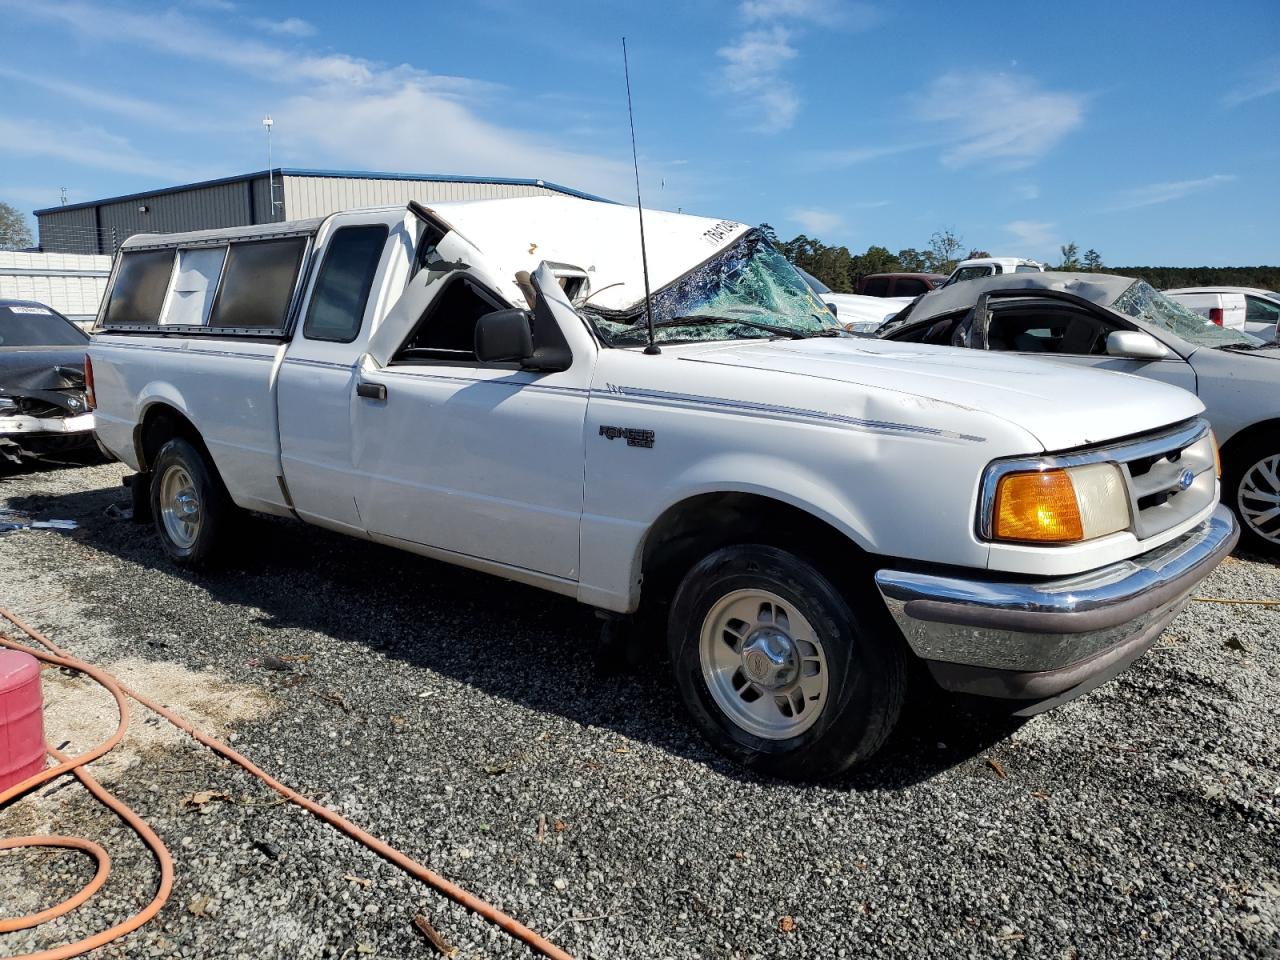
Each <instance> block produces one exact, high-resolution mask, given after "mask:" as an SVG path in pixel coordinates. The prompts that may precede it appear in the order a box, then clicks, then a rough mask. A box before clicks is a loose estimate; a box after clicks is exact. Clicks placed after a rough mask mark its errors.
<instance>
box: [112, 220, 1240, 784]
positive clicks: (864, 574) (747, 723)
mask: <svg viewBox="0 0 1280 960" xmlns="http://www.w3.org/2000/svg"><path fill="white" fill-rule="evenodd" d="M643 216H644V223H645V230H646V235H647V238H648V251H649V255H648V258H647V277H646V266H645V262H644V260H643V259H642V256H641V251H640V244H639V242H638V237H637V231H636V225H637V224H636V217H637V214H636V211H635V210H634V209H632V208H627V207H623V206H619V205H615V204H610V203H602V202H596V201H591V200H582V199H574V198H560V197H533V198H521V199H510V200H491V201H476V202H457V203H441V204H438V205H435V206H432V207H430V208H428V207H424V206H421V205H419V204H416V203H413V204H410V205H409V207H408V208H407V209H406V208H404V207H394V208H383V209H377V210H363V211H351V212H344V213H338V214H333V215H331V216H328V217H325V218H323V219H316V220H308V221H298V222H291V223H273V224H265V225H259V226H255V227H244V228H236V229H231V230H212V231H200V232H195V233H187V234H171V235H142V236H135V237H132V238H130V239H129V240H128V241H127V242H126V243H125V244H124V246H123V249H122V251H121V253H120V254H119V256H118V257H117V261H116V264H115V267H114V270H113V276H112V280H111V286H110V288H109V291H108V295H107V297H106V300H105V302H104V305H103V308H102V312H101V314H100V315H99V317H98V321H97V327H96V333H95V336H94V339H93V343H92V345H91V347H90V360H91V363H90V369H91V371H92V373H93V377H94V380H95V382H96V397H97V417H98V432H99V435H100V437H101V439H102V441H103V443H104V444H105V445H106V446H107V447H108V448H109V449H110V450H111V452H112V453H113V454H114V455H115V456H117V457H119V458H120V459H121V460H123V461H124V462H126V463H127V464H129V465H130V466H131V467H132V468H133V469H135V470H137V471H138V475H137V477H136V478H135V479H134V485H135V490H137V491H140V494H141V495H140V496H139V497H138V498H137V499H136V502H141V503H142V504H143V506H144V508H149V509H150V512H151V514H152V516H153V518H154V522H155V527H156V532H157V535H158V541H159V544H160V546H161V548H162V549H163V550H164V551H165V552H166V553H167V554H168V555H169V557H170V558H171V559H172V560H173V561H174V562H176V563H178V564H183V565H189V566H198V565H201V564H207V563H212V562H215V561H216V560H217V559H219V558H222V559H224V560H225V559H227V558H228V557H231V558H234V555H235V554H236V552H237V551H244V550H250V549H252V546H251V544H249V543H247V542H246V541H244V540H243V539H238V538H236V537H234V536H232V535H231V531H232V529H233V520H234V515H235V513H236V512H237V511H239V510H252V511H259V512H262V513H268V514H275V515H278V516H286V517H295V518H297V519H300V520H303V521H306V522H309V523H314V524H318V525H320V526H323V527H326V528H328V529H331V530H336V531H340V532H342V533H344V534H347V535H350V536H353V537H359V538H363V539H368V540H372V541H375V542H378V543H382V544H386V545H388V546H390V547H395V548H398V549H402V550H407V551H412V552H414V553H418V554H422V555H425V556H429V557H434V558H437V559H439V560H443V561H446V562H449V563H454V564H459V565H462V566H465V567H469V568H472V569H475V570H479V571H483V572H486V573H489V574H494V575H496V576H498V577H502V578H506V579H508V580H515V581H519V582H521V583H525V584H530V585H533V586H536V587H540V588H543V589H546V590H550V591H553V592H556V593H559V594H563V595H566V596H569V597H574V598H576V599H577V600H578V601H580V602H581V603H583V604H587V605H589V606H591V607H593V608H595V609H596V610H597V611H598V612H599V614H600V616H601V617H602V618H603V619H604V621H605V624H606V631H607V632H608V633H609V635H610V636H611V637H613V638H614V639H615V640H618V641H619V642H627V643H633V644H636V645H638V646H639V647H640V648H641V649H642V650H643V651H644V652H645V655H650V656H656V655H658V654H659V652H660V650H661V648H662V647H663V646H665V648H666V652H667V653H668V654H669V656H670V660H671V663H672V671H673V679H674V683H675V686H676V688H677V689H678V691H679V694H680V697H681V699H682V700H683V701H684V704H685V705H686V707H687V708H688V710H689V713H690V715H691V716H692V717H693V720H694V722H695V723H696V725H697V727H698V728H699V730H700V731H701V732H702V733H703V734H704V735H705V736H706V737H707V738H708V739H709V740H710V741H711V742H712V743H713V744H714V745H715V746H717V747H718V748H719V749H721V750H722V751H724V752H725V753H726V754H728V755H729V756H731V757H733V758H734V759H736V760H737V761H739V762H741V763H744V764H747V765H749V766H751V767H754V768H755V769H758V770H761V771H765V772H767V773H771V774H776V775H781V776H788V777H806V778H816V777H826V776H831V775H834V774H836V773H838V772H839V771H841V770H844V769H845V768H847V767H849V766H850V765H852V764H854V763H857V762H859V761H861V760H864V759H866V758H867V757H869V756H870V755H871V754H873V753H874V752H875V751H876V750H877V749H878V748H879V747H880V746H881V745H882V744H883V743H884V741H885V739H886V738H887V737H888V735H889V733H890V731H891V730H892V729H893V728H894V725H895V724H896V723H897V721H898V718H899V716H900V714H901V712H902V710H903V707H904V703H905V687H906V677H907V674H908V666H909V665H910V664H911V663H912V661H921V662H922V663H923V665H924V667H925V668H926V671H927V673H928V675H930V676H932V678H933V682H936V683H938V684H940V685H942V686H943V687H946V688H949V689H952V690H960V691H964V692H967V693H973V694H979V695H984V696H988V697H993V698H999V699H1003V700H1006V701H1009V702H1010V704H1011V705H1012V708H1013V709H1015V710H1017V711H1021V712H1023V713H1032V712H1036V711H1038V710H1042V709H1046V708H1048V707H1052V706H1054V705H1055V704H1058V703H1061V702H1063V701H1065V700H1068V699H1070V698H1072V697H1075V696H1079V695H1080V694H1082V693H1084V692H1086V691H1088V690H1089V689H1091V688H1092V687H1094V686H1096V685H1097V684H1099V683H1101V682H1103V681H1105V680H1107V679H1108V678H1110V677H1112V676H1114V675H1115V674H1116V673H1118V672H1120V671H1121V670H1123V669H1124V668H1125V667H1126V666H1127V665H1128V664H1130V663H1131V662H1133V660H1134V659H1136V658H1137V657H1138V656H1140V655H1141V654H1142V653H1143V652H1144V651H1145V650H1147V649H1148V648H1149V647H1150V646H1151V645H1152V644H1153V643H1154V642H1155V640H1156V638H1157V637H1158V636H1159V635H1160V633H1161V631H1162V630H1163V629H1164V627H1165V626H1166V625H1167V624H1168V623H1169V622H1170V621H1171V620H1172V619H1173V618H1174V617H1175V616H1176V615H1177V614H1178V612H1179V611H1180V610H1181V609H1182V607H1183V605H1184V604H1185V603H1186V602H1187V599H1188V597H1189V596H1190V592H1191V591H1192V589H1193V588H1194V587H1195V585H1196V584H1197V583H1199V582H1200V580H1201V579H1203V578H1204V577H1205V576H1207V575H1208V574H1209V572H1210V571H1212V570H1213V568H1214V567H1215V566H1216V565H1217V563H1218V562H1219V561H1220V560H1221V559H1222V557H1223V556H1224V555H1225V554H1226V553H1227V552H1229V551H1230V549H1231V547H1232V545H1233V544H1234V542H1235V538H1236V527H1235V524H1234V522H1233V519H1232V517H1231V514H1230V513H1229V512H1227V511H1226V510H1224V509H1222V508H1220V507H1219V505H1218V480H1217V477H1216V474H1215V467H1214V441H1213V436H1212V433H1211V431H1210V429H1209V426H1208V424H1207V423H1206V422H1205V421H1204V420H1203V419H1202V416H1201V415H1202V413H1203V406H1202V405H1201V403H1200V402H1199V401H1198V400H1197V399H1196V398H1195V397H1194V396H1193V395H1192V394H1190V393H1188V392H1186V391H1184V390H1180V389H1177V388H1175V387H1172V386H1167V385H1163V384H1154V383H1148V382H1145V381H1142V380H1138V379H1135V378H1131V377H1117V376H1114V375H1111V374H1106V373H1100V372H1097V371H1088V370H1072V369H1068V368H1066V367H1063V366H1061V365H1053V364H1046V363H1043V362H1040V361H1035V360H1029V359H1025V358H1017V357H1006V356H1000V355H995V354H989V353H982V352H978V351H967V352H957V351H952V350H948V349H945V348H940V347H933V346H927V345H914V344H896V343H886V342H881V341H876V340H867V339H862V338H857V337H853V336H850V335H848V334H846V333H845V332H844V331H843V330H842V329H841V328H840V325H839V323H838V321H837V320H836V318H835V317H834V316H833V315H832V314H831V312H830V311H829V310H828V309H827V308H826V306H825V305H824V304H823V303H822V302H821V300H820V299H818V298H817V297H816V296H815V295H814V294H813V292H812V291H811V289H810V288H809V286H808V285H807V284H805V282H804V280H803V279H802V278H801V277H800V276H799V274H798V273H796V271H795V270H794V269H793V268H792V267H791V265H790V264H789V263H787V261H786V260H785V259H784V258H783V257H782V256H781V255H780V254H779V253H778V251H777V250H776V249H774V247H773V246H772V245H771V244H770V243H769V242H768V240H767V239H766V238H765V237H764V236H762V235H761V234H760V232H759V231H757V230H753V229H751V228H749V227H747V226H745V225H743V224H740V223H734V222H732V221H724V220H721V221H716V220H709V219H705V218H700V217H692V216H685V215H679V214H671V213H656V212H646V213H645V214H644V215H643ZM650 285H651V286H652V290H653V295H652V297H651V299H649V301H648V306H650V307H651V310H650V309H647V305H646V296H645V292H646V289H647V288H648V287H649V286H650ZM650 317H651V318H652V333H650V330H649V327H648V323H647V321H648V320H649V318H650ZM1068 399H1070V401H1071V402H1070V403H1067V402H1065V401H1066V400H1068ZM1175 463H1176V464H1177V468H1176V470H1175V469H1174V467H1173V465H1174V464H1175ZM1140 468H1141V471H1142V475H1149V476H1151V477H1154V478H1157V479H1160V480H1161V481H1162V482H1163V480H1164V479H1170V480H1171V482H1172V481H1181V479H1182V478H1183V477H1184V476H1189V477H1190V482H1188V483H1186V484H1185V485H1184V486H1178V487H1177V489H1172V488H1171V489H1170V490H1169V491H1168V495H1167V496H1166V497H1164V499H1163V500H1162V506H1161V508H1160V509H1158V510H1149V509H1147V508H1146V507H1144V505H1143V501H1142V500H1141V499H1140V496H1139V493H1138V488H1139V486H1140V483H1141V482H1142V481H1140V479H1139V477H1140V472H1139V471H1140ZM1171 471H1172V473H1171ZM1174 486H1177V484H1174ZM389 559H390V558H389ZM493 589H494V590H501V589H502V585H501V581H499V580H495V581H494V582H493Z"/></svg>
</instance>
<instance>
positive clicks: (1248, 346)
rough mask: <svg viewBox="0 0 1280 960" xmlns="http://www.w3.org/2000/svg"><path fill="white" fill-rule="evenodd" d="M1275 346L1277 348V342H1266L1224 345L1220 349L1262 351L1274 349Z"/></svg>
mask: <svg viewBox="0 0 1280 960" xmlns="http://www.w3.org/2000/svg"><path fill="white" fill-rule="evenodd" d="M1274 346H1276V341H1274V340H1271V341H1267V340H1264V341H1262V342H1261V343H1224V344H1223V345H1222V346H1220V347H1219V348H1218V349H1219V350H1240V351H1249V350H1262V349H1264V348H1266V347H1274Z"/></svg>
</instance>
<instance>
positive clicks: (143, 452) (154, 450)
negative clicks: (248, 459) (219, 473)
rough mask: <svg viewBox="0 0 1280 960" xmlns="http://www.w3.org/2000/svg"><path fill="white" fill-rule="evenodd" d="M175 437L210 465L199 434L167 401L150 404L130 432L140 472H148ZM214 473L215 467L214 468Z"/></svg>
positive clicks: (177, 409)
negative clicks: (196, 451)
mask: <svg viewBox="0 0 1280 960" xmlns="http://www.w3.org/2000/svg"><path fill="white" fill-rule="evenodd" d="M174 437H182V438H183V439H185V440H187V441H188V442H190V443H191V444H192V445H193V446H195V448H196V449H197V450H199V451H200V452H201V453H202V454H203V455H204V457H205V459H206V460H207V461H208V462H209V463H210V464H211V465H212V464H213V458H212V457H211V456H210V455H209V448H208V447H207V446H205V442H204V439H203V438H202V437H201V436H200V430H199V429H198V428H197V427H196V425H195V424H194V423H193V422H192V421H191V418H190V417H188V416H187V414H186V413H185V412H184V411H182V410H181V409H179V408H178V407H177V406H175V405H174V404H173V403H171V402H170V401H169V400H167V399H156V400H152V401H151V402H150V403H149V404H147V405H146V406H145V407H143V409H142V414H141V416H139V418H138V425H137V426H136V427H134V431H133V446H134V451H135V453H136V455H137V458H138V465H139V467H141V469H142V472H144V473H146V472H148V471H150V470H151V467H152V465H153V464H154V463H155V458H156V455H157V454H158V453H159V452H160V448H161V447H163V446H164V445H165V443H167V442H168V441H170V440H172V439H173V438H174ZM215 469H216V466H215Z"/></svg>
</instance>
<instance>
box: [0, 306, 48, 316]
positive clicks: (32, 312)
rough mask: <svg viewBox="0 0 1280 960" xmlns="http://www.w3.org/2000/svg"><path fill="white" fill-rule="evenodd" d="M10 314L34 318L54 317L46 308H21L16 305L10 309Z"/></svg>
mask: <svg viewBox="0 0 1280 960" xmlns="http://www.w3.org/2000/svg"><path fill="white" fill-rule="evenodd" d="M9 312H10V313H22V314H27V315H29V316H33V317H48V316H52V314H50V313H49V311H48V310H46V309H45V308H44V307H19V306H16V305H15V306H11V307H10V308H9Z"/></svg>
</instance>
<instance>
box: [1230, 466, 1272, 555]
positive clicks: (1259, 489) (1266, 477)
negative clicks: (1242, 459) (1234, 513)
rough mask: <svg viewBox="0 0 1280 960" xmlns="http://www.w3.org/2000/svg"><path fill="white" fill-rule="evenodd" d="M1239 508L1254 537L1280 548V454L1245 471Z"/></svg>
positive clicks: (1240, 491)
mask: <svg viewBox="0 0 1280 960" xmlns="http://www.w3.org/2000/svg"><path fill="white" fill-rule="evenodd" d="M1236 504H1237V505H1238V506H1239V508H1240V516H1241V517H1242V518H1243V519H1244V522H1245V523H1247V524H1248V525H1249V528H1250V529H1251V530H1253V532H1254V533H1256V534H1257V535H1258V536H1260V537H1262V538H1263V539H1264V540H1268V541H1270V542H1271V543H1275V544H1280V454H1274V455H1272V456H1270V457H1266V458H1265V459H1263V460H1259V461H1258V462H1257V463H1255V464H1254V465H1253V466H1252V467H1250V468H1249V469H1248V470H1246V471H1245V473H1244V478H1243V479H1242V480H1241V481H1240V487H1239V489H1238V490H1237V491H1236Z"/></svg>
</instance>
